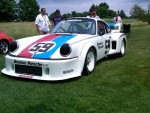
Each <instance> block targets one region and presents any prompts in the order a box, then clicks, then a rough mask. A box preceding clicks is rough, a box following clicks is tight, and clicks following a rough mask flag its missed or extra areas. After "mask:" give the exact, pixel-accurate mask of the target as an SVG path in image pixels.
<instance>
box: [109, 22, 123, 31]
mask: <svg viewBox="0 0 150 113" xmlns="http://www.w3.org/2000/svg"><path fill="white" fill-rule="evenodd" d="M108 25H109V26H110V28H111V32H112V33H120V32H121V27H122V23H108Z"/></svg>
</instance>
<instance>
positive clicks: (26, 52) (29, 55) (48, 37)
mask: <svg viewBox="0 0 150 113" xmlns="http://www.w3.org/2000/svg"><path fill="white" fill-rule="evenodd" d="M58 36H59V34H50V35H48V36H45V37H43V38H41V39H39V40H37V41H35V42H33V43H32V44H30V45H29V46H27V47H26V48H25V49H24V50H22V51H21V52H20V54H19V55H18V56H21V57H28V58H31V57H32V55H33V54H31V53H29V48H30V47H31V46H33V45H34V44H37V43H39V42H43V41H51V40H53V39H54V38H56V37H58Z"/></svg>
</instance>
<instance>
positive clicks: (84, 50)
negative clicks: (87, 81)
mask: <svg viewBox="0 0 150 113" xmlns="http://www.w3.org/2000/svg"><path fill="white" fill-rule="evenodd" d="M91 47H94V46H93V44H92V43H91V42H87V43H86V44H85V45H84V46H83V48H82V50H81V53H80V56H79V61H80V62H82V63H81V64H82V65H81V68H82V69H83V68H84V63H85V59H86V55H87V52H88V51H89V49H90V48H91ZM94 48H95V47H94Z"/></svg>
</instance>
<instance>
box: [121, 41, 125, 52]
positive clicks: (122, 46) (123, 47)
mask: <svg viewBox="0 0 150 113" xmlns="http://www.w3.org/2000/svg"><path fill="white" fill-rule="evenodd" d="M120 52H121V54H122V55H123V54H124V53H125V46H124V42H122V45H121V50H120Z"/></svg>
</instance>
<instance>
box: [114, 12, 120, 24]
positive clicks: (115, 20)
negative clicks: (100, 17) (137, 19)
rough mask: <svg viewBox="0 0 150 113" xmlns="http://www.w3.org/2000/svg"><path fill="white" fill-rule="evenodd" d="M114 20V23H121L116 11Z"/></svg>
mask: <svg viewBox="0 0 150 113" xmlns="http://www.w3.org/2000/svg"><path fill="white" fill-rule="evenodd" d="M114 22H115V23H121V22H122V19H121V17H120V16H119V14H118V13H117V12H116V16H115V17H114Z"/></svg>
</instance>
